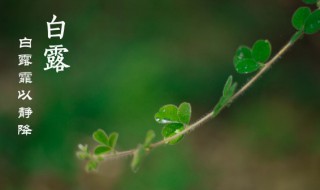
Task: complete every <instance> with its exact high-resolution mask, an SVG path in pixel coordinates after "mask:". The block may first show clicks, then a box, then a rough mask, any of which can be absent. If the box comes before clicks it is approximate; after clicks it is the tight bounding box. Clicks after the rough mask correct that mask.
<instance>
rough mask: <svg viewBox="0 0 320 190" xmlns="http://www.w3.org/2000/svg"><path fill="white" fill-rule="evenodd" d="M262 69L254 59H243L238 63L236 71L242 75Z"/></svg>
mask: <svg viewBox="0 0 320 190" xmlns="http://www.w3.org/2000/svg"><path fill="white" fill-rule="evenodd" d="M259 68H260V65H259V64H258V63H257V62H256V61H255V60H253V59H242V60H240V61H238V62H237V66H236V71H237V72H238V73H241V74H246V73H251V72H254V71H256V70H257V69H259Z"/></svg>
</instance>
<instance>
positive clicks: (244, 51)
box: [233, 46, 252, 66]
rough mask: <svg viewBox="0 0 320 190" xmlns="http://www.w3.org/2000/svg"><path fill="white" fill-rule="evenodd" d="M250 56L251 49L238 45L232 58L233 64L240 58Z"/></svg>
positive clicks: (248, 57)
mask: <svg viewBox="0 0 320 190" xmlns="http://www.w3.org/2000/svg"><path fill="white" fill-rule="evenodd" d="M250 58H252V53H251V49H250V48H248V47H247V46H240V47H239V48H238V49H237V51H236V54H235V56H234V58H233V64H234V65H235V66H236V65H237V64H238V62H239V61H240V60H243V59H250Z"/></svg>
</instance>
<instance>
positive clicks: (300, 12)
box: [291, 7, 311, 30]
mask: <svg viewBox="0 0 320 190" xmlns="http://www.w3.org/2000/svg"><path fill="white" fill-rule="evenodd" d="M310 15H311V10H310V8H309V7H300V8H299V9H297V10H296V11H295V13H294V14H293V16H292V19H291V23H292V26H293V27H294V28H295V29H297V30H302V29H303V28H304V24H305V22H306V20H307V18H308V17H309V16H310Z"/></svg>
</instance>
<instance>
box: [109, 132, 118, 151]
mask: <svg viewBox="0 0 320 190" xmlns="http://www.w3.org/2000/svg"><path fill="white" fill-rule="evenodd" d="M118 137H119V134H118V133H115V132H113V133H111V134H110V135H109V146H110V147H111V148H112V149H114V148H115V147H116V145H117V141H118Z"/></svg>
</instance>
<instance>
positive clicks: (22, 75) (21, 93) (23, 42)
mask: <svg viewBox="0 0 320 190" xmlns="http://www.w3.org/2000/svg"><path fill="white" fill-rule="evenodd" d="M19 41H20V46H19V47H20V48H31V42H32V39H28V38H26V37H24V38H23V39H19ZM18 57H19V64H18V66H25V67H28V66H30V65H31V64H32V62H31V57H32V55H31V54H19V55H18ZM18 76H19V84H31V83H32V80H31V76H32V72H26V71H23V72H19V75H18ZM30 92H31V91H30V90H28V91H25V90H18V100H23V101H24V100H32V98H31V95H30ZM32 113H33V111H32V109H31V108H30V107H20V108H19V110H18V114H19V115H18V119H24V118H25V119H29V118H30V117H31V114H32ZM31 133H32V129H30V125H28V124H26V125H18V135H25V136H27V135H31Z"/></svg>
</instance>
